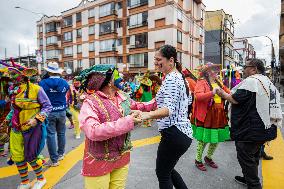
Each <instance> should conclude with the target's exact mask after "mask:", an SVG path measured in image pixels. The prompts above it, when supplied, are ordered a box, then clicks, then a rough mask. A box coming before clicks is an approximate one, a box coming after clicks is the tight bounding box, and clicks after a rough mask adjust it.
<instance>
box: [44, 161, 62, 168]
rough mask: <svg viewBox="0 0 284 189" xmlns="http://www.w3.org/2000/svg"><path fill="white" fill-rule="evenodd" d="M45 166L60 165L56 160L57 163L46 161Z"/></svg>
mask: <svg viewBox="0 0 284 189" xmlns="http://www.w3.org/2000/svg"><path fill="white" fill-rule="evenodd" d="M44 166H45V167H57V166H59V162H56V163H53V162H50V163H45V164H44Z"/></svg>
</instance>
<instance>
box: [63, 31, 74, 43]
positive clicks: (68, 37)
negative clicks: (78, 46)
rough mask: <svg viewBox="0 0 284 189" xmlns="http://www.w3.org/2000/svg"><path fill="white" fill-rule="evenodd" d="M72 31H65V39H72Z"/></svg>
mask: <svg viewBox="0 0 284 189" xmlns="http://www.w3.org/2000/svg"><path fill="white" fill-rule="evenodd" d="M72 39H73V38H72V32H65V33H64V34H63V41H72Z"/></svg>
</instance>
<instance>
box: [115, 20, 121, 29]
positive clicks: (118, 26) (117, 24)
mask: <svg viewBox="0 0 284 189" xmlns="http://www.w3.org/2000/svg"><path fill="white" fill-rule="evenodd" d="M116 27H117V28H121V27H122V21H121V20H119V21H117V22H116Z"/></svg>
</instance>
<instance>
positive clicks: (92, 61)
mask: <svg viewBox="0 0 284 189" xmlns="http://www.w3.org/2000/svg"><path fill="white" fill-rule="evenodd" d="M89 64H90V67H91V66H93V65H95V64H96V63H95V59H94V58H90V59H89Z"/></svg>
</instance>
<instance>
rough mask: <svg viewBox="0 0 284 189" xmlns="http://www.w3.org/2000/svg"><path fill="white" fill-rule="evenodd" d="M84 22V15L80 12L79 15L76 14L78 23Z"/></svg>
mask: <svg viewBox="0 0 284 189" xmlns="http://www.w3.org/2000/svg"><path fill="white" fill-rule="evenodd" d="M81 20H82V14H81V13H80V12H79V13H76V22H81Z"/></svg>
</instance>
